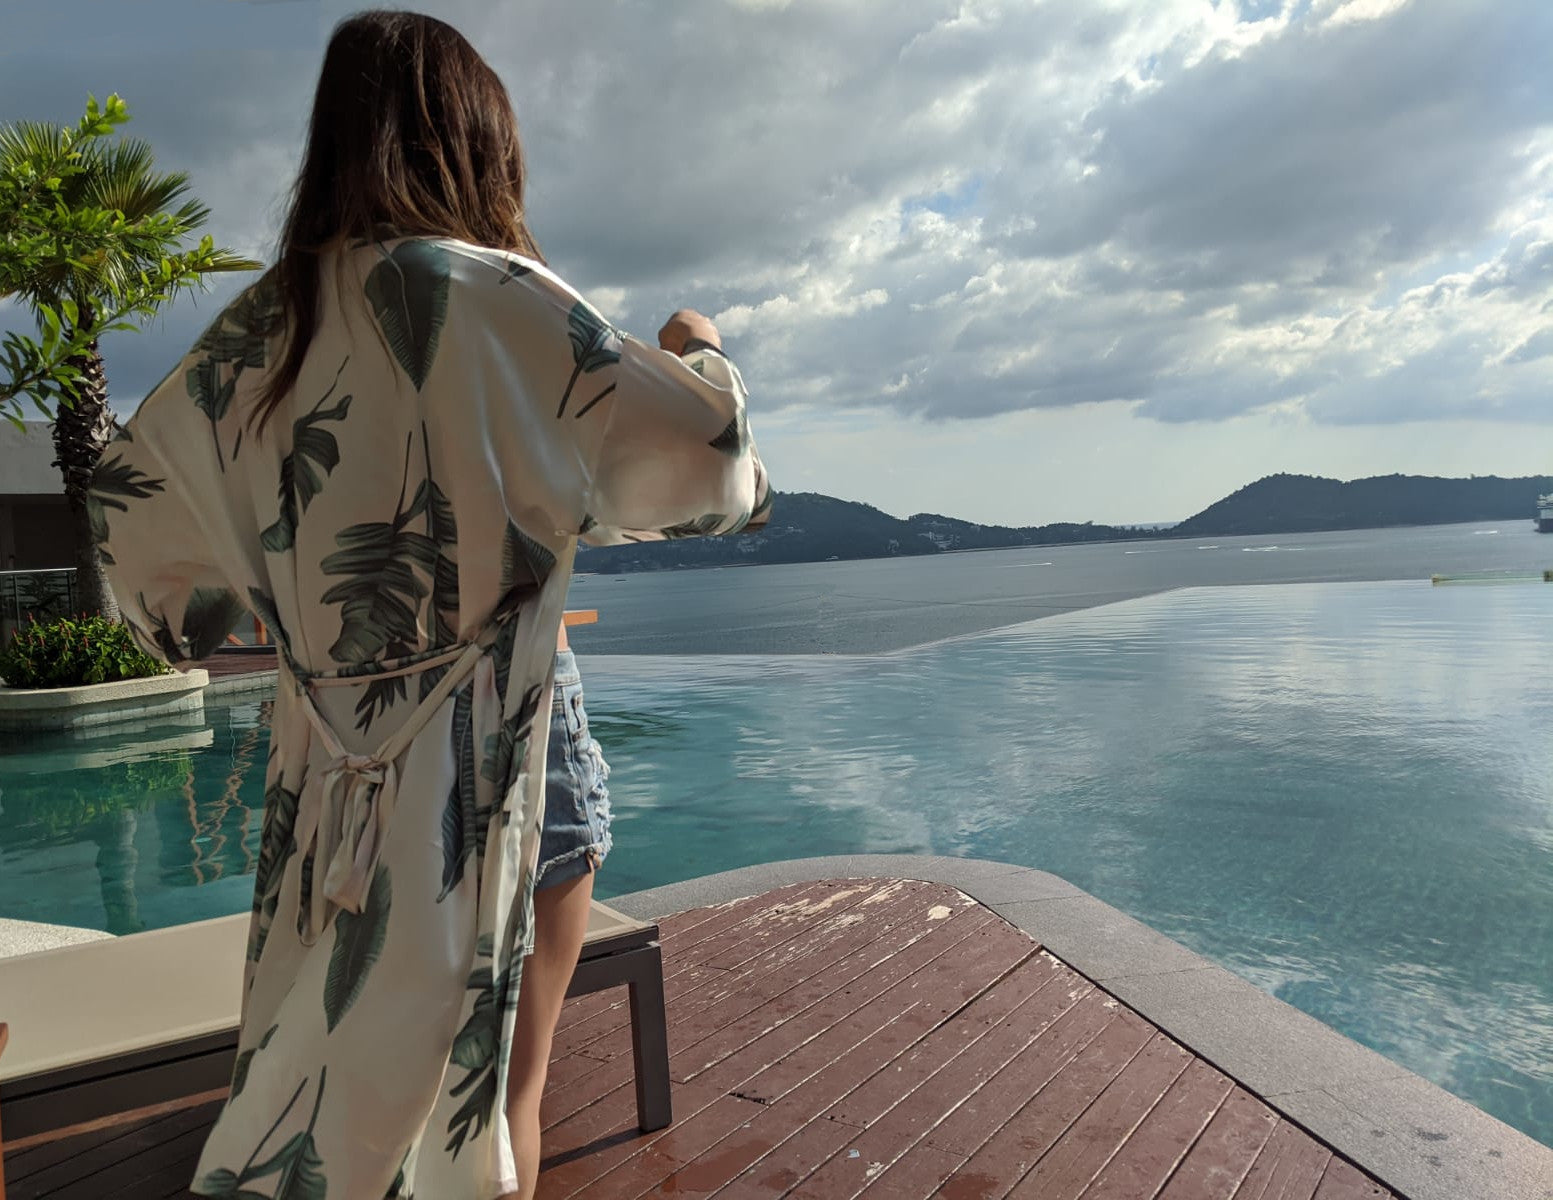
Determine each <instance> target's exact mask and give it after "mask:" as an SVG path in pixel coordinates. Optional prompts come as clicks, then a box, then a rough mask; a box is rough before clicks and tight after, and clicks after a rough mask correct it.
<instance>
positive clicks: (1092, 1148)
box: [1009, 1033, 1192, 1200]
mask: <svg viewBox="0 0 1553 1200" xmlns="http://www.w3.org/2000/svg"><path fill="white" fill-rule="evenodd" d="M1191 1060H1192V1056H1191V1055H1190V1054H1189V1053H1188V1052H1187V1051H1185V1050H1183V1049H1182V1048H1181V1047H1180V1046H1178V1045H1177V1044H1176V1043H1175V1042H1173V1041H1171V1040H1170V1039H1169V1038H1168V1037H1166V1036H1165V1035H1164V1034H1162V1033H1156V1034H1155V1035H1154V1037H1153V1038H1152V1039H1151V1040H1150V1042H1149V1044H1148V1045H1147V1046H1145V1047H1144V1048H1143V1051H1142V1053H1140V1054H1139V1055H1138V1056H1137V1057H1136V1058H1134V1059H1133V1060H1132V1061H1131V1062H1130V1063H1128V1064H1127V1065H1126V1066H1125V1067H1124V1068H1122V1073H1121V1074H1120V1075H1118V1076H1117V1077H1116V1078H1115V1079H1114V1080H1113V1081H1112V1082H1111V1084H1110V1085H1109V1086H1108V1087H1107V1088H1106V1089H1105V1090H1104V1091H1103V1092H1101V1093H1100V1095H1099V1097H1098V1098H1097V1099H1096V1100H1095V1101H1094V1102H1093V1103H1092V1104H1090V1106H1089V1107H1088V1108H1087V1109H1085V1110H1084V1112H1083V1114H1082V1115H1081V1116H1080V1117H1079V1118H1078V1120H1076V1121H1074V1123H1073V1124H1072V1125H1071V1126H1070V1127H1069V1128H1068V1130H1067V1132H1066V1133H1064V1134H1063V1135H1062V1136H1061V1137H1060V1138H1058V1139H1057V1142H1056V1144H1055V1145H1053V1146H1052V1148H1051V1149H1050V1150H1049V1151H1048V1152H1047V1153H1046V1154H1043V1155H1042V1156H1041V1160H1040V1162H1038V1163H1036V1165H1035V1168H1034V1169H1033V1170H1032V1171H1031V1172H1030V1173H1029V1174H1028V1175H1026V1176H1025V1177H1024V1178H1023V1179H1021V1180H1020V1181H1019V1183H1018V1184H1017V1185H1016V1186H1015V1188H1014V1190H1013V1191H1012V1192H1010V1193H1009V1194H1010V1195H1011V1196H1014V1197H1017V1198H1018V1200H1078V1197H1079V1196H1080V1194H1082V1193H1083V1191H1084V1190H1085V1189H1086V1188H1088V1187H1089V1185H1090V1184H1091V1183H1092V1182H1094V1180H1095V1178H1096V1176H1098V1175H1099V1174H1100V1172H1101V1171H1102V1170H1104V1169H1105V1168H1106V1167H1107V1166H1108V1165H1110V1162H1111V1160H1112V1159H1113V1158H1114V1157H1115V1156H1116V1154H1117V1153H1118V1152H1119V1151H1120V1150H1121V1148H1122V1147H1123V1145H1125V1144H1126V1142H1127V1140H1128V1139H1129V1138H1130V1137H1131V1136H1132V1133H1133V1131H1134V1130H1135V1129H1137V1128H1138V1126H1139V1125H1141V1124H1142V1123H1143V1121H1144V1118H1146V1117H1147V1116H1148V1115H1149V1113H1150V1112H1152V1111H1153V1110H1154V1107H1155V1106H1156V1105H1157V1104H1158V1103H1159V1102H1160V1100H1161V1099H1162V1098H1163V1097H1164V1095H1165V1093H1166V1092H1167V1091H1169V1090H1170V1087H1171V1085H1173V1084H1174V1083H1175V1081H1176V1080H1177V1079H1179V1078H1180V1077H1181V1075H1182V1074H1183V1073H1184V1072H1185V1071H1186V1068H1187V1066H1188V1065H1189V1064H1190V1063H1191Z"/></svg>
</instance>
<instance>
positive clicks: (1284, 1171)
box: [1235, 1121, 1332, 1200]
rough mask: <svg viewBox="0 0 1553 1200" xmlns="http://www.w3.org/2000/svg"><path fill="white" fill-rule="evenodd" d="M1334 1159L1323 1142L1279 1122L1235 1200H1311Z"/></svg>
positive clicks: (1247, 1174)
mask: <svg viewBox="0 0 1553 1200" xmlns="http://www.w3.org/2000/svg"><path fill="white" fill-rule="evenodd" d="M1331 1158H1332V1152H1331V1151H1330V1150H1328V1149H1327V1148H1326V1147H1325V1146H1323V1145H1322V1144H1321V1143H1320V1142H1316V1141H1313V1140H1311V1138H1310V1137H1308V1136H1307V1135H1306V1134H1305V1133H1304V1132H1303V1131H1302V1130H1301V1129H1299V1128H1298V1127H1297V1126H1295V1125H1291V1124H1290V1123H1289V1122H1288V1121H1279V1122H1278V1124H1277V1126H1276V1127H1275V1128H1274V1129H1273V1134H1272V1136H1271V1137H1270V1138H1268V1139H1267V1144H1266V1145H1265V1146H1263V1147H1262V1152H1261V1153H1260V1154H1258V1155H1257V1156H1256V1162H1254V1163H1252V1164H1251V1169H1250V1170H1249V1171H1247V1172H1246V1177H1245V1179H1243V1180H1241V1183H1240V1187H1238V1188H1237V1189H1236V1190H1235V1200H1311V1198H1312V1197H1313V1196H1314V1195H1315V1194H1316V1185H1317V1184H1318V1183H1320V1182H1321V1176H1322V1173H1323V1172H1324V1171H1325V1170H1326V1167H1327V1163H1328V1162H1329V1161H1330V1160H1331Z"/></svg>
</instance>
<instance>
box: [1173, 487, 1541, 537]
mask: <svg viewBox="0 0 1553 1200" xmlns="http://www.w3.org/2000/svg"><path fill="white" fill-rule="evenodd" d="M1547 492H1553V477H1550V476H1546V475H1544V476H1533V477H1529V478H1523V479H1501V478H1499V477H1498V476H1497V475H1485V476H1480V477H1479V476H1474V477H1473V478H1471V479H1440V478H1435V477H1433V476H1428V475H1378V476H1375V477H1373V478H1370V479H1355V480H1353V481H1352V482H1350V483H1343V482H1342V481H1340V480H1337V479H1322V478H1320V477H1319V476H1315V475H1269V476H1268V477H1267V478H1266V479H1258V480H1257V481H1256V482H1255V483H1252V484H1247V485H1246V486H1245V487H1243V488H1241V489H1240V490H1239V491H1238V492H1236V493H1234V495H1231V496H1226V497H1225V498H1224V499H1222V500H1220V501H1219V502H1218V503H1217V504H1211V505H1209V506H1208V507H1207V508H1205V509H1203V511H1202V512H1200V513H1198V514H1197V515H1196V516H1195V517H1191V518H1189V519H1187V520H1185V521H1182V522H1181V524H1179V525H1177V526H1176V527H1175V529H1174V530H1172V533H1174V534H1176V535H1178V536H1180V537H1204V536H1208V537H1231V536H1234V535H1235V534H1264V533H1311V532H1315V531H1318V530H1323V529H1379V528H1384V527H1386V526H1389V525H1449V524H1452V523H1454V522H1458V521H1514V520H1527V521H1529V520H1531V519H1532V516H1533V514H1534V513H1535V511H1536V503H1537V497H1538V496H1539V495H1541V494H1544V493H1547Z"/></svg>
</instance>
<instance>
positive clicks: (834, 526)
mask: <svg viewBox="0 0 1553 1200" xmlns="http://www.w3.org/2000/svg"><path fill="white" fill-rule="evenodd" d="M1132 536H1139V537H1146V536H1157V534H1156V533H1153V532H1151V531H1147V530H1140V531H1137V532H1136V533H1133V532H1131V531H1129V530H1127V529H1124V528H1121V527H1118V526H1113V525H1093V524H1088V523H1085V524H1056V525H1039V526H1031V527H1029V528H1023V529H1016V528H1012V527H1008V526H1003V525H978V524H976V523H975V522H973V521H960V520H956V519H955V518H953V517H942V516H938V515H937V514H935V513H919V514H917V515H916V516H913V517H907V518H906V519H905V520H901V519H900V518H899V517H892V516H890V514H889V513H886V512H881V511H880V510H879V509H877V508H875V507H874V506H873V505H871V504H860V503H858V502H857V501H854V500H838V499H836V498H835V497H834V496H824V495H821V494H820V493H818V492H778V493H777V494H776V496H775V498H774V500H773V502H772V508H771V520H770V522H769V523H768V524H767V525H766V527H765V528H764V529H763V530H760V531H759V532H757V533H749V534H742V535H739V536H737V537H725V538H694V539H687V540H684V541H673V542H646V543H643V544H641V545H632V546H602V547H597V548H593V547H587V546H584V547H583V548H582V549H580V550H579V551H578V553H577V569H578V570H581V571H597V572H600V573H601V574H618V573H621V572H625V571H653V570H661V569H664V568H667V567H714V566H730V565H735V564H746V563H797V562H825V561H826V560H828V559H831V558H838V559H842V558H892V557H898V556H900V557H903V556H908V555H920V554H940V553H942V552H943V551H946V550H988V549H994V548H1001V547H1008V546H1035V545H1043V544H1046V543H1052V542H1101V541H1116V540H1118V539H1120V538H1125V537H1132Z"/></svg>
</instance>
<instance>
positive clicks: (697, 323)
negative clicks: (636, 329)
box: [658, 308, 723, 355]
mask: <svg viewBox="0 0 1553 1200" xmlns="http://www.w3.org/2000/svg"><path fill="white" fill-rule="evenodd" d="M692 339H694V340H695V341H698V342H705V343H706V344H707V345H709V346H715V347H716V348H717V349H719V350H721V349H722V346H723V341H722V338H721V337H719V336H718V333H717V326H716V325H713V324H712V322H711V321H710V320H709V319H708V318H706V317H703V316H702V315H701V314H700V313H698V312H697V311H696V310H695V309H693V308H682V309H680V310H679V311H678V312H677V313H675V314H674V315H673V316H672V317H670V318H669V319H668V321H667V322H666V323H665V324H664V326H663V328H662V329H660V330H658V345H659V346H661V347H662V348H663V349H665V350H667V351H668V352H669V353H670V354H677V355H683V354H684V353H685V343H687V342H689V341H691V340H692Z"/></svg>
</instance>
